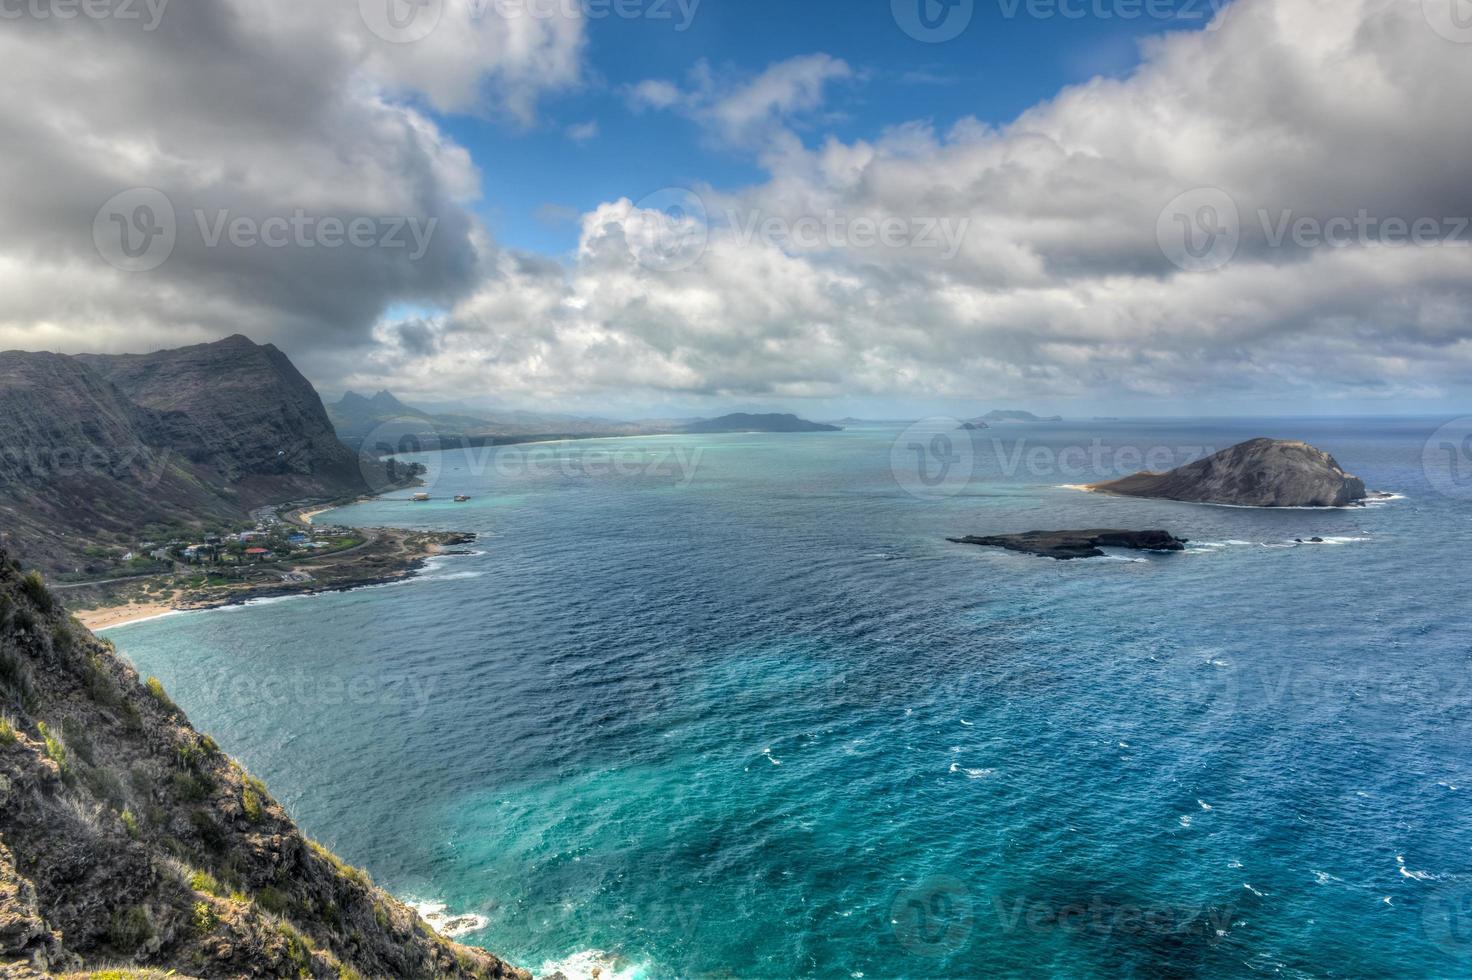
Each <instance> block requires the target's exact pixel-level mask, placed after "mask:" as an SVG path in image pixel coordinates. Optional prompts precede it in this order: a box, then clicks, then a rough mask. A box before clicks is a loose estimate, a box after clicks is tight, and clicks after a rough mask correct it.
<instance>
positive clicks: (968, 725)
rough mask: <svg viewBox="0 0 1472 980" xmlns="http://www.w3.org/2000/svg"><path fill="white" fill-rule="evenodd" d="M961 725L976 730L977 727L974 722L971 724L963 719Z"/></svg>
mask: <svg viewBox="0 0 1472 980" xmlns="http://www.w3.org/2000/svg"><path fill="white" fill-rule="evenodd" d="M961 724H963V725H965V726H966V727H967V728H974V727H976V726H975V723H974V722H969V721H967V720H966V719H965V718H962V719H961Z"/></svg>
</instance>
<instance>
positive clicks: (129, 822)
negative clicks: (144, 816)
mask: <svg viewBox="0 0 1472 980" xmlns="http://www.w3.org/2000/svg"><path fill="white" fill-rule="evenodd" d="M122 821H123V829H124V830H126V831H127V832H128V836H129V837H131V838H133V839H134V840H137V839H138V838H139V837H140V836H141V834H142V832H141V831H140V830H139V829H138V816H137V814H135V813H134V812H133V811H132V810H124V811H123V812H122Z"/></svg>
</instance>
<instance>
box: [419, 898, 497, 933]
mask: <svg viewBox="0 0 1472 980" xmlns="http://www.w3.org/2000/svg"><path fill="white" fill-rule="evenodd" d="M409 907H410V908H412V909H413V910H414V911H416V912H418V913H419V917H420V918H421V919H423V920H424V921H425V922H427V923H429V927H430V928H431V929H433V930H434V931H435V932H437V933H439V934H440V935H441V936H444V937H445V938H446V939H456V938H458V937H460V936H468V935H470V934H471V933H472V932H480V931H481V930H482V929H484V928H485V927H486V926H488V925H490V924H491V920H490V919H487V918H486V917H485V916H483V915H477V914H476V913H474V912H464V913H456V912H451V911H450V909H449V906H448V905H446V904H445V903H444V902H410V903H409Z"/></svg>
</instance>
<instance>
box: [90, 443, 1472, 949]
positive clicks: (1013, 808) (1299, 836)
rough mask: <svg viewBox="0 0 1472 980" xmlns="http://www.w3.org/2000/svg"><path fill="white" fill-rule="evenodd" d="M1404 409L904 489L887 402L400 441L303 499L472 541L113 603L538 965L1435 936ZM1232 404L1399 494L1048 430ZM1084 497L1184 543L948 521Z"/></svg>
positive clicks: (1436, 558)
mask: <svg viewBox="0 0 1472 980" xmlns="http://www.w3.org/2000/svg"><path fill="white" fill-rule="evenodd" d="M1434 428H1435V424H1434V423H1431V422H1414V421H1374V420H1342V421H1324V420H1278V421H1273V422H1263V421H1258V422H1254V423H1237V422H1231V423H1225V422H1209V421H1187V422H1152V423H1129V422H1110V423H1096V424H1091V425H1087V426H1073V425H1065V426H1023V427H1013V428H1007V429H997V430H992V432H990V433H983V434H982V435H981V436H979V437H977V441H976V442H975V443H974V444H973V449H972V452H974V461H975V467H976V472H975V475H974V477H973V478H972V479H971V480H970V481H969V482H967V483H966V484H965V485H964V487H961V488H960V492H958V493H955V494H954V495H949V496H947V495H943V494H942V493H940V492H936V493H934V494H929V495H928V498H929V499H922V498H919V497H916V496H914V495H912V494H909V493H906V492H904V491H903V490H902V489H901V488H900V486H899V485H898V484H897V482H896V478H895V476H894V473H893V472H892V447H893V446H894V444H895V442H896V439H897V437H899V429H900V427H898V426H862V427H859V428H856V429H853V430H850V431H848V432H843V433H838V434H829V435H812V436H806V435H805V436H712V437H701V438H700V439H699V440H691V439H685V438H670V439H648V440H625V441H610V442H604V443H594V444H576V445H564V446H555V447H546V448H541V449H532V450H525V449H522V450H507V451H505V452H506V453H508V454H512V455H506V456H504V457H502V456H499V455H497V456H493V457H485V458H481V457H468V456H461V455H451V456H447V457H445V458H443V459H441V458H438V457H430V460H431V462H433V463H435V464H436V470H435V486H434V493H435V495H436V497H437V498H440V499H437V500H436V501H435V502H433V503H430V504H423V505H415V504H410V503H408V502H407V501H404V500H402V499H385V500H380V501H376V502H372V503H368V504H363V505H359V506H355V507H353V508H350V509H348V510H345V511H341V512H338V514H337V515H335V517H334V518H333V519H339V520H344V521H351V522H354V523H359V524H364V525H371V524H379V523H385V524H396V525H401V526H416V527H434V528H444V529H465V530H474V531H478V532H480V534H481V535H482V537H481V540H480V542H479V543H478V545H477V546H476V550H477V554H474V555H472V556H466V557H455V558H446V559H442V560H439V561H437V562H436V563H435V565H434V567H433V569H432V570H431V571H430V572H429V573H428V574H426V575H425V576H423V577H422V578H420V579H418V580H415V581H413V582H411V583H408V584H402V585H394V586H388V587H383V588H377V589H368V590H363V591H359V592H353V593H346V594H338V595H331V596H323V597H316V598H310V599H293V600H286V601H280V602H274V603H267V604H261V605H256V606H251V607H246V608H243V609H233V610H221V611H214V612H208V613H201V614H191V615H184V616H175V617H170V618H167V619H162V620H157V621H153V622H147V623H140V624H136V625H134V626H130V627H125V628H122V629H119V630H116V631H114V632H113V633H112V634H111V635H112V636H113V638H114V639H115V640H116V641H117V642H118V644H119V646H120V648H121V649H122V651H123V652H124V653H125V654H126V655H128V656H129V657H131V658H132V659H133V660H134V661H135V662H136V663H137V664H138V665H139V667H140V669H141V670H143V671H144V672H145V673H150V674H156V675H157V676H159V677H160V678H162V679H163V680H164V682H165V683H166V684H167V686H168V687H169V689H170V691H171V692H173V694H174V696H175V697H176V699H177V700H178V701H179V703H180V704H181V705H183V706H184V707H185V708H186V709H187V710H188V711H189V713H190V715H191V717H192V718H193V720H194V721H195V723H196V724H198V725H199V726H200V727H202V728H204V729H206V730H209V731H211V732H213V733H214V734H215V735H216V737H217V738H218V739H219V741H220V742H221V744H222V745H223V746H224V747H225V748H226V749H227V750H228V751H230V752H231V753H233V754H235V755H236V756H238V757H239V758H241V759H242V760H243V761H244V762H245V764H246V765H247V766H249V767H250V768H251V769H252V770H253V771H254V772H256V773H258V774H259V775H261V776H263V777H265V778H266V779H267V780H268V782H269V783H270V785H271V787H272V789H273V791H274V792H275V793H276V794H277V796H278V797H279V798H280V799H281V800H282V801H283V802H284V803H285V804H286V805H287V806H288V808H289V809H290V810H291V811H292V813H293V814H294V815H295V816H296V817H297V818H298V819H299V821H300V822H301V823H302V824H303V825H304V827H305V828H306V829H307V830H308V832H310V833H312V834H314V835H315V836H318V837H320V838H321V839H323V840H324V841H325V842H326V843H328V844H330V845H331V846H333V847H334V848H335V849H337V850H338V851H339V852H340V853H342V854H343V855H344V856H345V857H346V858H348V859H349V860H351V861H353V862H355V863H359V864H362V865H364V866H366V867H367V868H368V869H369V870H370V871H372V873H373V874H374V876H375V878H376V879H377V880H378V881H379V882H380V883H381V884H383V885H384V886H385V887H387V888H389V889H390V890H391V891H393V892H395V893H396V894H398V895H400V896H404V897H409V898H412V899H415V900H418V901H425V902H437V903H443V904H444V905H445V906H446V907H447V908H448V909H449V910H451V911H453V912H463V913H473V914H475V915H479V916H482V917H483V927H482V928H479V929H477V930H476V931H474V932H472V933H471V934H469V935H468V936H466V937H464V938H465V939H467V940H468V941H471V942H476V943H479V944H481V945H484V946H487V947H488V948H491V949H493V950H495V951H497V952H498V953H500V954H502V955H504V956H506V957H508V958H510V959H512V960H514V961H515V962H517V963H520V964H523V965H527V966H530V967H533V968H540V967H542V966H543V965H544V964H547V963H549V962H553V961H566V960H567V958H568V957H570V956H573V955H574V954H578V953H580V952H584V951H592V950H597V951H600V952H602V953H604V954H607V957H608V958H609V960H611V961H612V962H614V963H616V965H617V967H618V968H619V969H620V970H622V971H624V972H626V973H628V974H639V975H645V976H651V977H689V976H715V977H733V976H734V977H788V976H811V977H857V976H864V977H870V978H885V977H963V976H968V977H969V976H979V975H993V976H1029V977H1077V976H1138V977H1157V976H1196V975H1212V976H1253V975H1258V974H1276V975H1279V976H1289V977H1309V976H1313V977H1349V976H1390V975H1395V976H1457V975H1466V974H1467V973H1468V972H1469V971H1472V929H1469V924H1472V823H1469V820H1468V814H1469V808H1468V800H1469V799H1472V797H1469V794H1472V742H1469V739H1468V736H1469V734H1472V685H1468V684H1467V680H1468V666H1469V659H1472V624H1469V621H1468V615H1467V601H1466V584H1465V582H1466V578H1465V571H1464V569H1465V561H1466V555H1467V554H1468V553H1469V551H1468V545H1469V543H1472V533H1469V531H1472V526H1469V507H1468V501H1467V500H1466V499H1457V498H1454V497H1448V496H1444V495H1441V494H1438V493H1436V492H1434V491H1433V489H1432V488H1431V486H1429V485H1428V483H1427V479H1426V476H1425V475H1424V473H1423V471H1422V447H1423V445H1424V443H1425V441H1426V439H1427V437H1428V435H1429V434H1430V432H1431V430H1432V429H1434ZM1256 435H1272V436H1280V437H1296V438H1304V439H1307V440H1309V441H1311V442H1314V443H1315V444H1317V445H1319V446H1321V447H1323V448H1326V449H1328V450H1330V451H1331V452H1333V453H1334V454H1335V455H1336V456H1337V457H1338V458H1339V460H1340V461H1341V462H1342V463H1343V464H1344V465H1345V467H1346V468H1347V469H1349V470H1351V471H1352V472H1357V473H1358V474H1360V475H1361V476H1363V477H1365V478H1366V480H1367V481H1368V482H1369V484H1370V485H1371V486H1373V487H1376V488H1380V489H1385V490H1392V491H1397V492H1399V493H1401V494H1403V495H1404V499H1400V500H1396V501H1394V502H1392V503H1389V504H1386V505H1383V506H1377V507H1372V508H1367V509H1362V510H1348V511H1332V512H1315V511H1280V512H1265V511H1256V510H1243V509H1232V508H1215V507H1200V506H1192V505H1186V504H1173V503H1163V502H1148V501H1130V500H1121V499H1111V498H1104V497H1098V496H1094V495H1089V494H1083V493H1079V492H1076V491H1073V490H1068V489H1062V488H1060V486H1059V485H1060V484H1064V483H1074V482H1083V481H1084V479H1086V478H1087V479H1092V478H1095V477H1096V476H1097V477H1105V476H1109V475H1112V473H1110V472H1102V473H1096V472H1093V471H1092V470H1091V471H1089V472H1086V473H1082V474H1079V473H1076V472H1075V471H1073V470H1070V471H1069V472H1068V473H1063V472H1061V471H1057V470H1056V469H1055V468H1053V467H1051V466H1050V464H1049V462H1048V461H1049V460H1051V459H1055V458H1056V456H1057V453H1058V452H1059V451H1061V450H1063V449H1066V448H1067V447H1070V446H1076V447H1090V446H1091V445H1093V440H1094V439H1096V438H1097V439H1100V440H1101V441H1102V444H1103V445H1104V447H1105V449H1106V450H1109V451H1110V453H1113V452H1114V451H1115V450H1118V449H1119V448H1120V447H1130V448H1133V449H1139V450H1142V451H1143V450H1146V449H1148V448H1150V447H1157V446H1159V447H1167V448H1170V449H1178V450H1184V449H1189V448H1191V447H1215V448H1224V447H1225V446H1227V445H1230V444H1232V443H1234V442H1237V441H1241V440H1242V439H1245V438H1249V437H1251V436H1256ZM993 440H996V441H995V442H994V441H993ZM910 441H911V440H909V438H908V437H905V438H903V439H902V440H901V445H900V450H899V452H898V457H900V458H903V457H904V455H905V452H906V451H907V447H908V445H909V442H910ZM1019 441H1021V442H1022V444H1023V447H1024V449H1025V450H1026V451H1028V452H1032V451H1033V450H1040V452H1038V453H1037V454H1036V455H1034V456H1033V457H1032V458H1031V461H1030V462H1028V461H1023V462H1020V463H1018V460H1019V459H1026V457H1019V456H1018V455H1017V454H1016V448H1017V445H1018V443H1019ZM920 444H921V445H922V447H925V448H922V453H924V452H928V451H929V444H928V441H921V442H920ZM527 453H534V454H538V457H537V460H536V461H535V465H528V457H527V455H526V454H527ZM967 456H968V459H969V458H971V453H968V454H967ZM1072 458H1074V459H1077V456H1074V457H1072ZM1117 459H1118V457H1117V455H1108V456H1106V465H1107V466H1114V465H1116V462H1117ZM553 460H555V462H553ZM1129 461H1130V458H1129V457H1128V454H1126V457H1125V463H1126V464H1127V463H1128V462H1129ZM615 463H617V464H619V465H618V467H614V466H613V465H612V464H615ZM1013 463H1018V465H1016V466H1015V467H1014V466H1013V465H1012V464H1013ZM656 464H658V465H656ZM692 464H694V469H693V473H691V474H686V475H685V476H682V473H681V471H680V466H681V465H685V466H690V465H692ZM1089 466H1091V467H1092V466H1093V464H1092V463H1090V464H1089ZM687 476H688V478H686V477H687ZM901 477H902V478H905V479H906V482H908V483H913V481H912V480H909V479H908V477H906V474H904V473H903V472H902V473H901ZM937 489H938V491H944V490H951V489H957V487H956V486H955V485H954V484H951V485H947V486H941V487H939V488H937ZM457 492H464V493H469V494H471V495H473V496H474V497H475V499H474V500H473V501H472V502H471V503H469V504H464V505H454V504H451V503H449V502H448V499H447V498H448V497H449V496H450V495H452V494H454V493H457ZM1085 526H1122V527H1147V526H1149V527H1154V526H1163V527H1166V528H1168V529H1170V530H1172V531H1174V532H1176V533H1178V534H1180V535H1184V536H1186V537H1190V538H1192V539H1193V540H1194V541H1196V542H1199V543H1200V544H1198V545H1197V546H1196V547H1195V548H1193V550H1192V551H1191V552H1190V553H1188V554H1185V555H1174V556H1165V557H1151V558H1147V559H1145V560H1142V561H1124V560H1095V561H1088V562H1078V563H1055V562H1049V561H1045V560H1042V559H1035V558H1029V557H1025V556H1019V555H1012V554H1008V553H1002V552H989V551H983V550H980V549H968V548H964V547H959V546H954V545H950V544H947V543H946V541H945V540H944V539H945V538H946V536H947V535H954V534H963V533H996V532H1005V531H1021V530H1028V529H1032V528H1064V527H1085ZM1316 535H1317V536H1321V537H1324V538H1326V539H1328V540H1329V541H1330V543H1327V544H1324V545H1317V546H1298V547H1293V546H1289V545H1290V544H1291V542H1292V539H1294V538H1300V537H1301V538H1309V537H1313V536H1316Z"/></svg>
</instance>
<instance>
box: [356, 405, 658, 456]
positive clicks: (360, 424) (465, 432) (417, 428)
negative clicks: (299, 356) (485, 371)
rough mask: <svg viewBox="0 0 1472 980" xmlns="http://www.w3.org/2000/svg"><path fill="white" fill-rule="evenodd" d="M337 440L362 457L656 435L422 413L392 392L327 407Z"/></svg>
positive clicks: (517, 418)
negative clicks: (358, 452)
mask: <svg viewBox="0 0 1472 980" xmlns="http://www.w3.org/2000/svg"><path fill="white" fill-rule="evenodd" d="M327 412H328V417H329V418H330V419H331V420H332V424H333V426H334V428H335V429H336V431H337V435H338V438H340V439H341V440H342V441H343V442H344V443H346V444H347V445H349V446H352V447H354V448H356V449H361V450H363V451H366V452H385V451H392V452H405V451H409V450H411V449H414V448H418V449H439V448H446V447H454V446H464V445H467V444H468V445H487V444H493V443H498V442H524V441H528V440H531V439H552V438H590V437H596V436H631V435H645V434H648V433H650V432H653V431H658V430H656V429H653V428H651V427H649V426H647V425H644V424H642V423H638V422H615V421H611V420H608V419H588V418H578V417H575V416H570V415H542V414H538V413H535V412H486V413H483V414H482V413H474V412H471V411H464V410H457V411H448V412H444V411H427V410H425V409H422V408H416V407H414V406H411V405H406V404H405V403H404V402H401V401H399V399H398V398H397V397H395V396H394V395H393V394H392V393H391V392H387V391H380V392H379V393H378V394H376V395H373V396H372V397H366V396H364V395H360V394H358V393H357V392H354V391H349V392H348V393H347V394H345V395H343V396H342V398H341V399H340V400H338V401H336V402H333V403H332V404H330V405H328V406H327Z"/></svg>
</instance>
